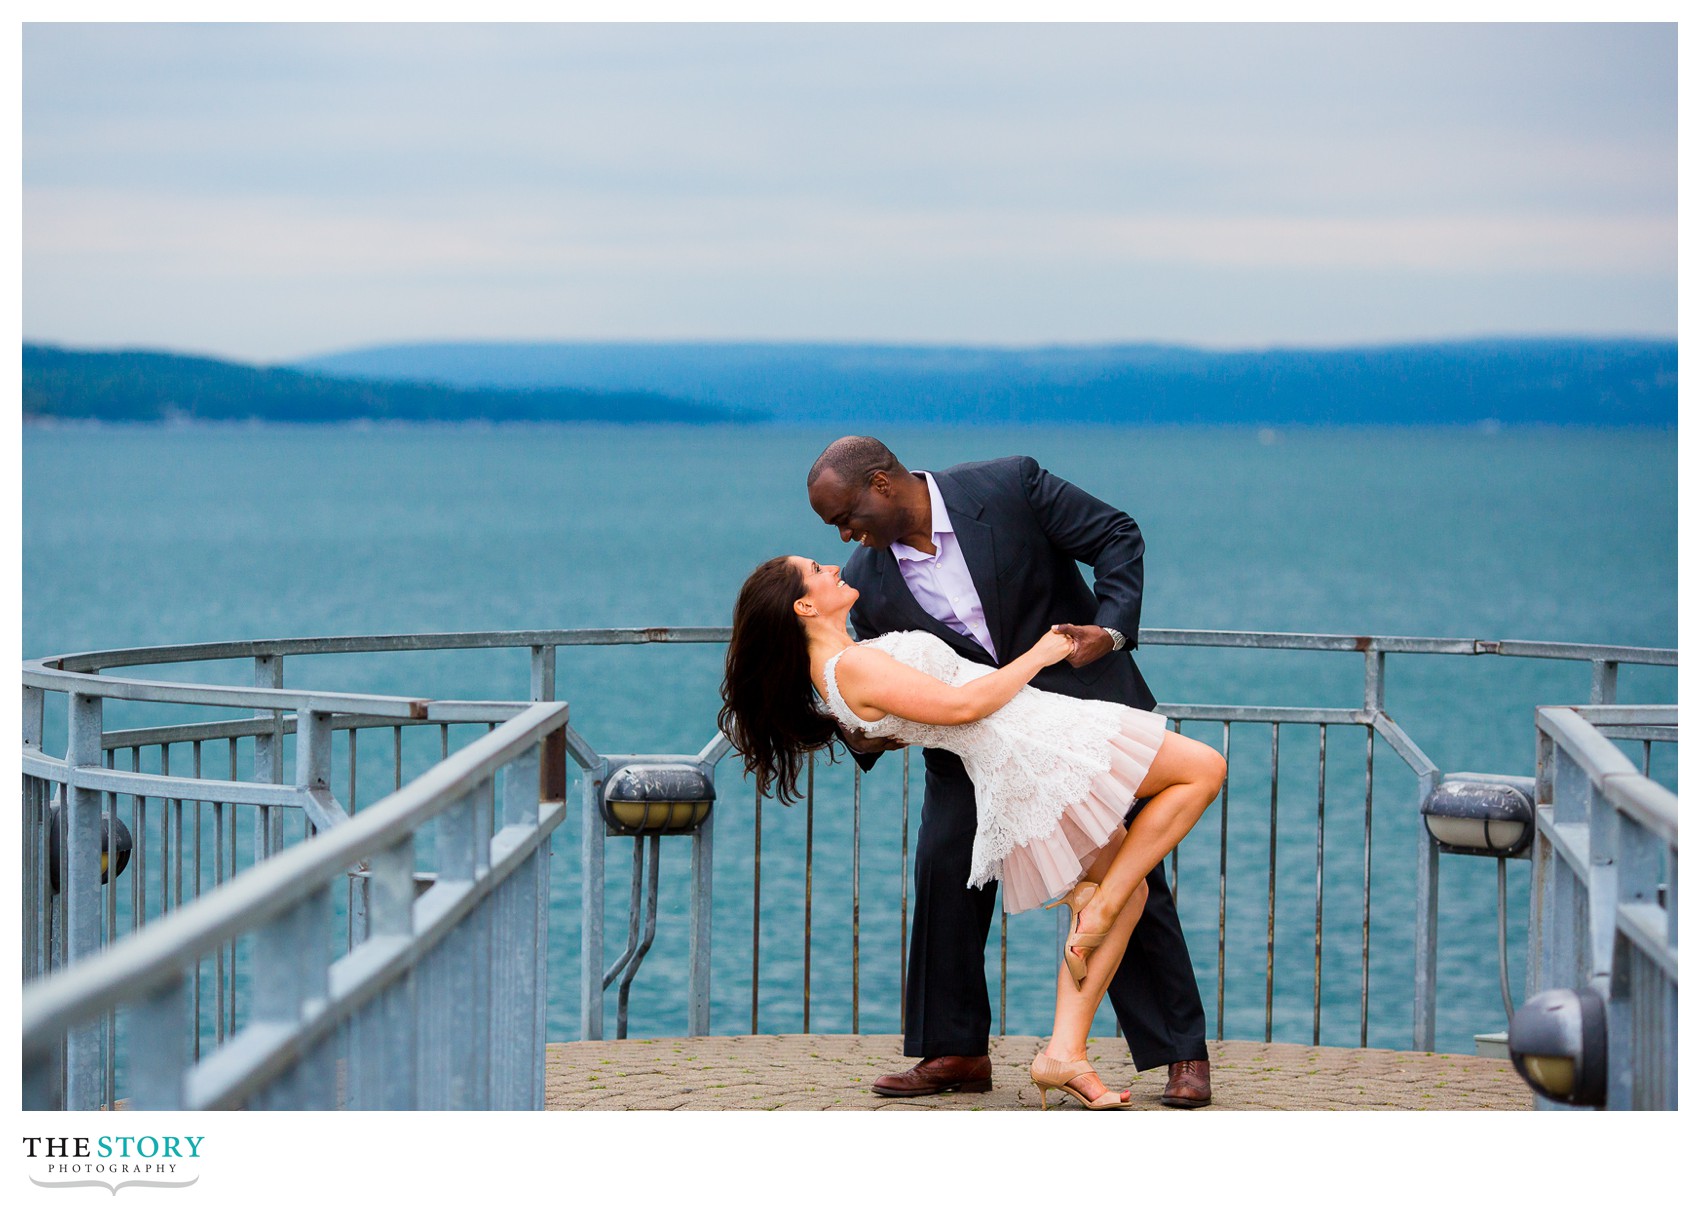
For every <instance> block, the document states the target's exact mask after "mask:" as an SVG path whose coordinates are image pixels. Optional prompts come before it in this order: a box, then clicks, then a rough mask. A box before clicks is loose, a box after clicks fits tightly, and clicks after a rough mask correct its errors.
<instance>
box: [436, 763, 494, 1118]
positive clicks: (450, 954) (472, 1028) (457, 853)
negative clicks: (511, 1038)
mask: <svg viewBox="0 0 1700 1212" xmlns="http://www.w3.org/2000/svg"><path fill="white" fill-rule="evenodd" d="M481 795H482V788H475V789H474V790H472V791H471V792H469V793H468V794H467V795H465V796H463V797H462V798H461V800H460V801H459V802H458V803H456V804H455V806H454V807H453V808H450V809H449V810H448V811H447V812H445V813H443V814H442V815H441V816H440V817H438V818H437V856H438V866H437V869H438V877H437V886H438V887H439V888H445V887H453V886H455V885H464V884H470V883H471V882H472V881H473V880H474V879H475V878H476V877H477V875H478V872H479V871H480V870H483V869H486V868H488V867H489V864H490V843H489V837H488V835H481V834H480V831H479V829H478V801H479V799H480V797H481ZM487 922H488V918H487V917H485V916H484V907H483V906H480V907H479V908H477V909H474V910H473V911H472V912H471V913H469V914H468V915H467V916H466V917H465V918H463V919H462V920H461V921H459V922H457V923H456V924H455V926H454V928H453V929H452V930H450V931H449V933H448V934H447V935H446V936H445V937H444V938H443V941H442V942H441V943H440V944H439V945H438V947H437V951H436V954H435V955H434V956H433V957H432V969H433V971H432V973H431V979H430V980H429V981H428V982H427V986H426V989H425V990H424V997H423V999H422V1000H423V1002H424V1009H425V1011H426V1028H427V1029H426V1031H425V1032H424V1033H423V1042H424V1045H425V1048H424V1051H425V1052H426V1053H427V1054H429V1055H431V1056H432V1066H431V1067H432V1069H433V1070H434V1073H430V1074H429V1075H427V1071H426V1070H425V1068H424V1067H423V1066H422V1070H421V1079H422V1080H421V1086H422V1089H421V1091H420V1093H421V1094H422V1095H425V1096H428V1097H431V1105H432V1107H434V1108H439V1109H442V1110H447V1111H473V1110H481V1109H484V1108H486V1107H488V1106H489V1103H490V1089H489V1057H490V1046H489V1043H490V1035H489V1032H490V1020H489V1014H488V1005H487V1001H488V998H489V988H490V952H489V947H488V945H487V938H486V937H485V935H486V933H487V932H486V931H485V930H484V929H482V926H483V925H484V924H486V923H487ZM443 1052H446V1053H447V1055H446V1056H442V1055H439V1054H440V1053H443ZM433 1086H437V1087H439V1088H438V1089H435V1090H433V1089H432V1087H433Z"/></svg>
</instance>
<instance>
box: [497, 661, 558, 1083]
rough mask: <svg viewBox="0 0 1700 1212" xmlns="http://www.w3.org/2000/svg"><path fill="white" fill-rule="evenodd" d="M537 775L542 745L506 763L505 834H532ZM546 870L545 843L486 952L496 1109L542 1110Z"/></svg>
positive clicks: (513, 878)
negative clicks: (489, 961)
mask: <svg viewBox="0 0 1700 1212" xmlns="http://www.w3.org/2000/svg"><path fill="white" fill-rule="evenodd" d="M550 651H553V649H551V650H550ZM542 770H543V747H542V745H541V744H537V745H533V746H532V747H531V748H530V749H527V750H526V751H525V753H524V754H522V755H521V756H520V757H518V758H515V759H514V760H513V761H512V762H510V763H509V764H508V766H507V768H506V770H505V771H504V772H503V780H504V781H503V784H502V827H503V828H504V829H526V830H530V829H535V828H536V827H537V822H538V818H539V812H540V808H541V795H540V781H539V780H540V778H541V775H542ZM547 870H548V843H547V842H544V843H543V845H542V847H541V848H540V849H539V850H538V851H534V852H533V853H532V854H531V855H530V856H529V857H528V858H527V859H526V860H525V862H524V863H523V864H522V865H521V866H520V867H519V869H518V870H516V871H514V872H513V874H512V875H510V876H509V877H508V880H507V882H506V883H505V884H504V885H503V887H502V888H501V890H500V892H499V893H498V900H497V905H498V906H499V917H498V919H497V920H498V922H499V934H498V936H497V938H498V945H494V946H492V947H491V955H492V956H493V957H494V959H495V964H494V965H493V966H492V970H491V993H492V997H493V998H494V999H495V1009H494V1013H493V1014H492V1016H491V1022H492V1024H493V1025H494V1026H493V1030H492V1039H491V1050H492V1053H493V1054H494V1057H493V1062H492V1070H493V1072H492V1081H491V1101H492V1103H493V1104H494V1105H495V1107H496V1108H497V1109H500V1110H515V1111H541V1110H542V1109H543V1072H544V1067H545V1060H546V1044H547V1038H548V1033H547V1023H548V995H549V990H548V985H547V982H546V981H545V980H544V973H545V972H546V968H545V967H544V963H545V961H546V956H545V955H544V952H545V951H546V950H547V948H546V947H545V946H544V945H543V943H544V941H545V940H546V939H547V937H548V935H547V931H548V925H547V918H546V916H544V915H545V914H546V913H547V912H548V904H547V896H546V887H545V880H546V877H547Z"/></svg>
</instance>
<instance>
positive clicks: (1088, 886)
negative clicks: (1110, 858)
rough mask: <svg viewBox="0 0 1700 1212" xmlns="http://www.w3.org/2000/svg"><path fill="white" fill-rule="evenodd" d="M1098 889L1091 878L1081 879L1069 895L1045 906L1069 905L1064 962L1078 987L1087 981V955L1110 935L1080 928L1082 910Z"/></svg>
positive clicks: (1104, 931)
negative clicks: (1083, 930)
mask: <svg viewBox="0 0 1700 1212" xmlns="http://www.w3.org/2000/svg"><path fill="white" fill-rule="evenodd" d="M1097 891H1098V885H1097V884H1094V883H1092V882H1091V881H1090V880H1081V881H1080V882H1079V883H1078V884H1076V885H1075V886H1074V887H1073V888H1070V889H1069V891H1068V895H1067V896H1064V897H1059V898H1058V899H1056V900H1054V901H1052V902H1051V903H1050V904H1048V905H1046V906H1045V908H1047V909H1055V908H1056V907H1057V906H1059V905H1067V906H1068V909H1069V913H1070V915H1071V917H1070V927H1069V932H1068V941H1067V942H1066V943H1064V944H1063V963H1065V964H1067V965H1068V974H1069V976H1071V977H1072V978H1074V987H1075V988H1076V989H1078V988H1080V986H1081V985H1082V984H1084V983H1085V981H1086V957H1087V956H1088V955H1090V954H1091V953H1092V952H1093V951H1094V950H1096V949H1097V948H1099V947H1101V946H1103V944H1104V940H1105V939H1107V938H1108V937H1109V936H1110V932H1109V931H1108V930H1102V931H1099V932H1097V933H1095V934H1084V933H1082V932H1081V929H1080V911H1081V910H1082V909H1084V908H1086V905H1087V903H1088V902H1090V901H1091V899H1092V897H1093V896H1094V895H1095V894H1096V893H1097Z"/></svg>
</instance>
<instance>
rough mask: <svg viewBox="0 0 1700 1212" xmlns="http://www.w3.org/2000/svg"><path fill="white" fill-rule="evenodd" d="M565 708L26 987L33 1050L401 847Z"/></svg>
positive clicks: (507, 730) (529, 716)
mask: <svg viewBox="0 0 1700 1212" xmlns="http://www.w3.org/2000/svg"><path fill="white" fill-rule="evenodd" d="M567 716H568V706H567V704H565V703H539V704H536V705H534V706H531V707H528V708H527V709H526V710H524V711H522V712H521V713H520V714H519V715H517V716H515V717H514V718H513V719H511V720H509V721H508V722H507V723H506V724H503V725H501V726H499V727H497V728H495V729H494V730H492V731H491V732H489V733H486V734H485V735H484V736H481V737H479V738H477V739H476V740H474V741H472V742H471V743H469V744H467V745H466V746H464V747H463V748H461V749H459V750H457V751H456V752H455V753H453V754H452V755H450V756H449V757H448V758H446V759H444V760H443V761H442V762H439V763H437V764H436V765H434V766H432V767H431V768H430V769H429V770H427V771H426V772H425V773H424V774H422V775H420V776H419V777H418V778H417V779H414V780H413V781H412V782H410V783H408V784H407V785H406V786H405V787H402V788H401V789H400V790H398V791H396V792H394V793H392V794H391V795H388V796H386V797H385V798H384V799H382V800H380V801H379V802H378V803H376V804H374V805H373V806H372V807H370V808H368V809H366V810H365V811H364V812H361V813H359V814H358V815H356V816H353V817H351V818H349V819H348V820H347V821H346V822H344V823H343V824H340V825H339V826H338V827H337V828H335V829H331V830H326V831H324V832H321V833H319V834H317V835H316V836H314V837H312V838H310V839H308V840H306V841H304V842H302V843H300V844H299V845H296V846H292V847H290V848H288V849H287V850H284V851H281V852H280V853H278V854H276V855H274V856H273V857H271V858H270V859H268V860H267V861H266V862H265V863H262V864H259V865H256V866H254V867H252V868H250V869H248V870H247V871H244V872H243V873H241V874H240V875H238V876H237V877H236V878H234V879H232V880H231V881H230V882H229V883H226V884H223V885H221V886H219V887H218V888H215V889H213V890H212V891H210V892H208V893H207V894H205V895H204V896H202V897H200V898H198V899H197V900H195V901H193V902H191V903H189V904H186V905H184V906H183V907H182V908H180V909H178V910H177V911H176V912H174V913H172V914H170V915H168V916H167V917H164V918H161V919H159V920H157V921H155V922H153V923H151V924H149V925H148V926H145V927H143V928H142V929H140V930H137V931H136V932H135V933H134V934H131V935H130V936H129V937H127V938H125V939H123V940H121V941H119V942H117V943H115V944H113V945H112V946H111V947H110V948H109V949H107V950H106V951H104V952H102V953H101V954H100V955H98V956H96V957H93V958H91V959H88V960H84V961H82V962H80V963H77V964H74V965H72V966H71V967H69V968H66V969H64V970H62V971H60V972H57V973H55V974H53V975H51V976H48V977H44V978H42V979H41V980H39V981H36V982H32V983H30V984H27V985H26V986H25V987H24V994H23V1006H22V1023H23V1044H24V1050H25V1052H26V1053H27V1052H30V1051H33V1050H37V1049H41V1048H47V1047H51V1046H52V1045H53V1044H54V1043H55V1042H56V1041H57V1040H58V1039H59V1038H60V1036H62V1035H63V1033H64V1030H65V1026H66V1024H67V1023H74V1022H82V1021H85V1020H87V1019H88V1018H91V1017H93V1016H95V1015H98V1014H101V1013H103V1012H106V1011H109V1010H113V1009H115V1008H116V1007H117V1006H118V1005H119V1004H120V1003H121V1002H123V1001H124V1000H126V999H130V998H134V997H135V996H136V995H137V994H138V993H139V992H145V991H146V990H148V989H150V988H152V987H154V986H155V985H157V984H159V983H161V982H165V981H169V980H171V979H173V978H174V977H175V976H176V974H177V973H179V972H181V971H182V970H183V969H184V968H185V967H187V966H189V965H191V964H193V963H195V962H196V961H197V960H199V959H200V957H201V956H203V955H205V954H206V953H207V952H209V951H211V950H212V949H213V948H215V947H217V946H219V945H220V944H222V943H229V942H231V941H233V940H234V939H236V938H237V937H238V936H239V935H242V934H244V933H246V932H248V931H250V930H252V929H254V928H255V927H257V926H259V925H261V924H263V923H265V922H269V921H272V920H273V919H276V918H278V917H280V916H282V915H283V914H284V913H285V912H287V911H288V910H290V909H291V908H293V907H294V906H295V905H296V904H298V903H300V902H301V901H303V900H305V899H306V898H307V897H309V896H311V895H312V894H313V892H314V890H315V889H316V888H318V887H320V886H322V885H323V884H324V883H325V882H326V881H328V880H330V879H333V878H335V877H337V876H338V875H341V874H344V873H345V872H346V871H347V870H348V868H349V867H350V866H351V865H353V864H355V863H358V862H360V861H361V860H362V859H364V858H366V857H367V856H369V855H371V854H373V853H375V852H377V851H380V850H383V849H384V848H385V847H387V846H390V845H393V844H395V843H397V842H400V841H402V840H403V839H405V838H406V837H408V836H410V835H411V834H413V833H415V832H417V831H418V829H419V828H420V827H421V826H422V825H424V824H425V823H426V822H427V821H429V820H431V819H432V818H433V817H435V816H437V815H439V814H441V813H443V812H445V811H447V810H448V809H449V808H450V807H452V806H453V805H454V804H455V803H456V802H457V801H458V800H459V799H460V798H461V797H463V796H465V795H467V794H469V793H470V792H472V791H473V790H474V789H475V788H476V787H477V786H478V785H479V784H480V783H481V782H483V781H484V780H485V779H488V778H490V777H492V776H493V775H494V774H495V772H496V771H497V770H498V769H499V768H501V767H502V766H504V765H506V764H507V763H509V762H511V761H513V760H514V759H515V758H517V757H519V756H520V755H521V754H522V753H524V752H525V751H526V750H528V749H530V748H531V747H533V746H535V745H536V744H537V743H538V741H539V739H540V738H542V737H543V736H545V735H547V734H549V733H552V732H555V731H557V730H559V729H560V728H561V727H562V726H563V725H564V724H565V723H566V722H567Z"/></svg>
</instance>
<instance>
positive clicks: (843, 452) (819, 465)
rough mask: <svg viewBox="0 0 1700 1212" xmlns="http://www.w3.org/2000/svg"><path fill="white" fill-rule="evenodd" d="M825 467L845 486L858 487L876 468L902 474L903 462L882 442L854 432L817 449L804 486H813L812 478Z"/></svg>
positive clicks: (895, 475)
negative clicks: (855, 434) (806, 483)
mask: <svg viewBox="0 0 1700 1212" xmlns="http://www.w3.org/2000/svg"><path fill="white" fill-rule="evenodd" d="M829 471H830V472H832V473H833V474H834V475H835V476H837V477H838V482H839V483H840V484H843V485H844V486H845V487H847V488H860V487H862V485H864V484H866V483H867V482H868V480H869V478H870V477H871V476H872V475H873V474H874V472H876V471H883V472H885V474H886V475H887V476H890V477H892V478H893V479H895V478H896V477H898V476H900V475H903V474H905V470H904V467H903V464H901V463H899V462H898V461H897V456H896V455H894V454H892V453H891V451H890V450H889V449H888V448H887V447H886V444H885V443H884V442H882V441H880V440H879V439H878V438H864V437H856V436H851V437H844V438H839V439H838V440H837V441H835V442H833V443H832V444H831V445H830V446H828V447H827V448H826V449H825V450H823V451H821V452H820V457H819V458H818V459H816V460H815V465H814V466H813V467H811V468H809V480H808V487H810V488H813V487H814V486H815V481H816V480H818V479H820V478H821V476H822V475H823V474H825V473H826V472H829Z"/></svg>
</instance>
